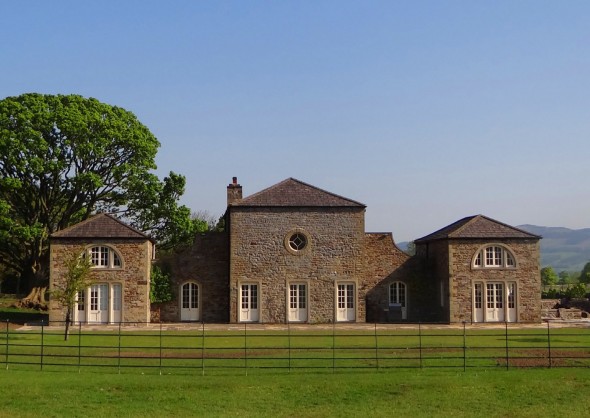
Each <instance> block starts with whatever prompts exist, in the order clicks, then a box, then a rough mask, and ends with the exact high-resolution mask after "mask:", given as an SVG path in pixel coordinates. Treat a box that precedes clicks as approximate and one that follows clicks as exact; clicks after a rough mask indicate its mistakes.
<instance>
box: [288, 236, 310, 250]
mask: <svg viewBox="0 0 590 418" xmlns="http://www.w3.org/2000/svg"><path fill="white" fill-rule="evenodd" d="M306 246H307V237H306V236H305V235H304V234H302V233H301V232H296V233H294V234H293V235H291V237H289V247H291V249H292V250H293V251H301V250H303V249H304V248H305V247H306Z"/></svg>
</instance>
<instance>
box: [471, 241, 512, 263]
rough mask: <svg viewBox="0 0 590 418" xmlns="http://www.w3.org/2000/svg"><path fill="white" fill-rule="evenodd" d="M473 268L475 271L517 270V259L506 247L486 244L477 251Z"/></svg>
mask: <svg viewBox="0 0 590 418" xmlns="http://www.w3.org/2000/svg"><path fill="white" fill-rule="evenodd" d="M471 267H472V268H474V269H514V268H516V258H515V257H514V254H513V253H512V251H510V250H509V249H508V248H507V247H506V246H505V245H502V244H486V245H484V246H482V247H480V248H479V249H478V250H477V251H476V253H475V255H474V256H473V260H472V262H471Z"/></svg>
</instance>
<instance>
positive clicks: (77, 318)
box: [74, 290, 86, 323]
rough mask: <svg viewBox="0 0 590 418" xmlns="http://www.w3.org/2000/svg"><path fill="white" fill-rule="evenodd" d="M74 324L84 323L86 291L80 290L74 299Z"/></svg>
mask: <svg viewBox="0 0 590 418" xmlns="http://www.w3.org/2000/svg"><path fill="white" fill-rule="evenodd" d="M74 322H82V323H85V322H86V290H80V291H79V292H78V297H77V299H76V308H75V311H74Z"/></svg>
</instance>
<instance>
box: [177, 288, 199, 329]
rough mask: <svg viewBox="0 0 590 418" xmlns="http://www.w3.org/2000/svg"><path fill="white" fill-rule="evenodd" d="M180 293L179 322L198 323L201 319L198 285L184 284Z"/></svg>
mask: <svg viewBox="0 0 590 418" xmlns="http://www.w3.org/2000/svg"><path fill="white" fill-rule="evenodd" d="M181 293H182V304H181V306H180V320H181V321H198V320H199V319H200V317H201V315H200V309H199V285H197V284H196V283H185V284H183V285H182V289H181Z"/></svg>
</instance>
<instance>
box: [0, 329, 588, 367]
mask: <svg viewBox="0 0 590 418" xmlns="http://www.w3.org/2000/svg"><path fill="white" fill-rule="evenodd" d="M570 325H571V326H568V327H563V326H556V325H552V324H551V323H547V324H546V325H544V326H542V327H539V326H537V327H523V326H522V325H518V324H510V323H504V324H500V326H498V325H496V326H481V325H479V326H475V325H471V324H462V325H461V326H459V327H456V326H455V327H452V326H446V327H445V326H440V325H433V324H415V325H412V326H407V325H404V326H402V325H391V324H387V325H385V324H362V325H359V326H354V325H353V326H346V325H340V324H334V325H331V326H314V325H307V326H300V325H297V326H293V325H288V324H287V325H283V326H280V325H273V326H264V325H258V324H239V325H227V326H219V325H217V326H210V325H207V324H202V323H192V324H182V325H181V326H180V325H176V326H175V325H174V324H140V323H119V324H116V325H105V326H96V325H95V326H90V325H83V324H76V325H74V326H72V327H71V328H70V335H69V338H68V340H67V341H64V328H63V324H55V323H52V324H51V326H48V325H45V324H43V323H41V324H39V325H38V326H35V327H25V328H24V329H23V328H19V329H14V328H12V327H11V326H10V324H9V323H8V322H7V323H6V326H5V330H4V332H1V333H0V366H1V365H4V366H5V368H6V369H28V370H30V369H36V370H48V369H49V370H64V369H69V370H78V371H81V370H88V369H97V368H101V369H103V370H108V371H109V372H115V373H121V372H122V371H123V370H130V371H134V372H142V373H149V372H152V373H154V372H156V373H160V374H164V373H198V374H203V375H205V374H213V373H233V374H236V373H245V374H248V373H251V372H262V371H271V372H280V371H287V372H291V371H305V370H329V371H336V370H360V369H374V370H387V369H400V368H405V369H421V368H450V369H461V370H467V369H469V368H496V369H497V368H501V369H509V368H519V367H548V368H550V367H590V328H589V326H588V325H589V324H588V323H587V322H586V323H578V324H570Z"/></svg>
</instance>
